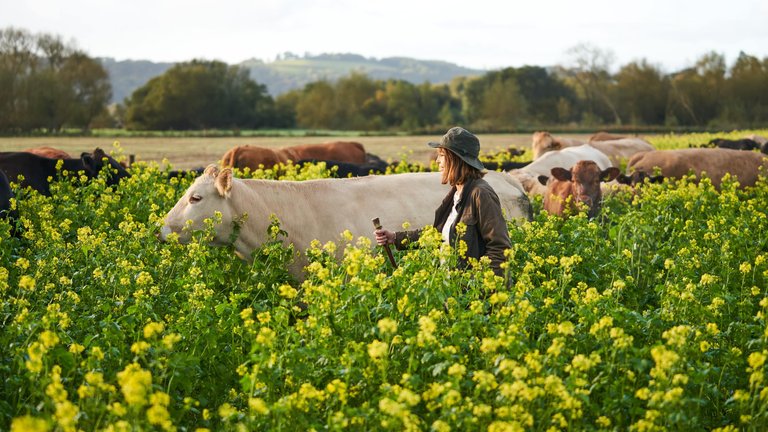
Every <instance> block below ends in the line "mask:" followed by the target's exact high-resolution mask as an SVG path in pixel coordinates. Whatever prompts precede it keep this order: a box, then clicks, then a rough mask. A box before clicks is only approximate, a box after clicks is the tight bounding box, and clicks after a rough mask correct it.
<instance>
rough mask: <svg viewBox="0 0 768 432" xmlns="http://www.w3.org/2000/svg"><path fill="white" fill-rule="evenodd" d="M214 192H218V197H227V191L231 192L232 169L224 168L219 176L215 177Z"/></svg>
mask: <svg viewBox="0 0 768 432" xmlns="http://www.w3.org/2000/svg"><path fill="white" fill-rule="evenodd" d="M216 190H218V191H219V195H221V196H223V197H228V196H229V191H231V190H232V169H230V168H224V169H223V170H221V172H220V173H219V175H218V176H216Z"/></svg>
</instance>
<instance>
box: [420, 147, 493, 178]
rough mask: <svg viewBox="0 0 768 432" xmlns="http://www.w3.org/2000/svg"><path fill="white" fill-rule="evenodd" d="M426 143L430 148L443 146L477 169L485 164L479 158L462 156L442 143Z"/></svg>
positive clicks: (483, 168) (482, 168)
mask: <svg viewBox="0 0 768 432" xmlns="http://www.w3.org/2000/svg"><path fill="white" fill-rule="evenodd" d="M427 145H428V146H430V147H432V148H444V149H446V150H448V151H449V152H451V153H453V154H455V155H456V156H458V157H459V159H461V160H463V161H464V162H466V163H467V165H469V166H471V167H472V168H475V169H479V170H480V171H483V170H485V165H483V163H482V162H480V159H478V158H476V157H471V156H464V155H461V154H459V153H456V152H455V151H453V150H451V149H449V148H448V147H445V146H444V145H442V144H441V143H439V142H434V141H430V142H428V143H427Z"/></svg>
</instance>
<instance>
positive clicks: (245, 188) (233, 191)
mask: <svg viewBox="0 0 768 432" xmlns="http://www.w3.org/2000/svg"><path fill="white" fill-rule="evenodd" d="M440 176H441V174H440V173H437V172H435V173H409V174H397V175H386V176H368V177H357V178H347V179H322V180H309V181H301V182H297V181H275V180H253V179H237V178H234V177H233V176H232V171H231V170H230V169H224V170H222V171H219V170H218V168H217V167H215V166H213V165H212V166H209V167H208V168H206V170H205V172H204V173H203V175H202V176H200V177H198V178H197V179H196V180H195V182H194V183H193V184H192V185H191V186H190V187H189V189H188V190H187V192H186V193H185V194H184V196H183V197H182V198H181V199H180V200H179V202H178V203H176V205H175V206H174V207H173V209H171V210H170V211H169V212H168V214H167V215H166V217H165V223H164V225H163V226H162V228H161V230H160V234H159V235H160V238H161V239H162V240H165V239H167V238H168V236H169V235H170V234H171V233H177V234H178V235H179V241H181V242H186V241H188V240H189V239H190V236H191V232H190V230H195V229H202V228H203V227H204V222H203V221H204V220H205V219H206V218H213V217H214V213H215V212H220V213H221V215H222V223H221V224H218V225H216V227H215V230H216V232H215V238H214V239H213V243H214V244H219V245H223V244H227V243H228V242H229V241H230V236H231V235H232V234H233V229H234V225H235V224H234V222H235V221H238V220H243V221H244V222H242V224H241V226H240V230H239V235H238V236H237V238H236V239H235V241H234V247H235V249H236V251H237V252H238V254H239V255H241V256H243V257H250V256H251V253H252V252H253V250H255V249H256V248H258V247H259V246H260V245H261V244H262V243H263V242H264V241H265V240H266V238H267V235H268V233H267V231H268V227H269V224H270V215H271V214H274V215H275V216H277V218H278V219H279V221H280V227H281V228H282V229H283V230H285V231H286V232H287V233H288V234H287V239H286V240H285V241H286V242H287V243H290V244H293V246H294V248H295V250H296V251H297V256H296V257H295V258H296V259H295V260H294V263H293V264H292V266H291V268H290V269H289V271H290V272H291V273H292V274H293V275H294V276H296V277H297V278H298V279H303V277H302V273H303V272H302V270H303V268H304V266H305V265H306V264H307V260H306V257H305V256H304V252H305V251H306V249H307V248H309V246H310V243H311V242H312V240H314V239H317V240H319V241H320V242H321V243H325V242H328V241H338V240H339V239H340V238H341V233H343V232H344V231H345V230H349V231H350V232H351V233H352V235H353V236H354V237H355V238H357V237H369V238H372V236H373V234H372V233H373V225H372V223H371V219H373V218H376V217H378V218H379V219H380V221H381V223H382V225H383V226H384V227H387V228H390V229H400V228H401V227H402V225H403V223H404V222H408V223H410V225H411V227H414V228H416V227H422V226H426V225H429V224H431V223H432V222H433V219H434V211H435V209H436V208H437V207H438V206H439V205H440V203H441V202H442V199H443V198H444V197H445V195H446V194H447V193H448V191H449V187H448V186H446V185H442V184H440ZM485 179H486V180H487V181H488V183H489V184H490V185H491V186H492V187H493V188H494V190H495V191H496V193H497V194H498V196H499V199H500V201H501V206H502V209H503V210H504V213H505V216H506V217H507V219H508V220H515V219H530V217H531V207H530V202H529V201H528V197H527V196H526V195H525V193H524V191H523V189H522V187H521V186H520V184H519V183H518V182H517V181H515V180H514V179H512V178H511V177H509V176H508V175H507V174H505V173H500V172H493V171H490V172H488V173H487V174H486V176H485ZM187 221H191V222H190V223H189V228H185V226H187V224H188V222H187Z"/></svg>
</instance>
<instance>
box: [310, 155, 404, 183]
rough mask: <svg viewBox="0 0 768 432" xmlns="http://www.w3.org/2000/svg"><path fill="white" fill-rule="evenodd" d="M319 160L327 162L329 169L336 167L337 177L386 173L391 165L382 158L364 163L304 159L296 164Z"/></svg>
mask: <svg viewBox="0 0 768 432" xmlns="http://www.w3.org/2000/svg"><path fill="white" fill-rule="evenodd" d="M377 159H378V158H377ZM319 162H325V167H326V168H327V169H329V170H330V169H332V168H333V167H336V171H335V173H336V177H339V178H346V177H363V176H367V175H369V174H384V173H386V172H387V167H388V166H389V165H388V164H387V163H386V162H384V161H383V160H381V159H378V161H376V160H374V161H373V162H366V163H364V164H354V163H349V162H341V161H334V160H321V159H302V160H300V161H298V162H296V165H299V166H304V165H306V164H317V163H319Z"/></svg>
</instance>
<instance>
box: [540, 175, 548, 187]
mask: <svg viewBox="0 0 768 432" xmlns="http://www.w3.org/2000/svg"><path fill="white" fill-rule="evenodd" d="M548 181H549V177H547V176H545V175H540V176H539V183H541V184H543V185H544V186H546V185H547V182H548Z"/></svg>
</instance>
